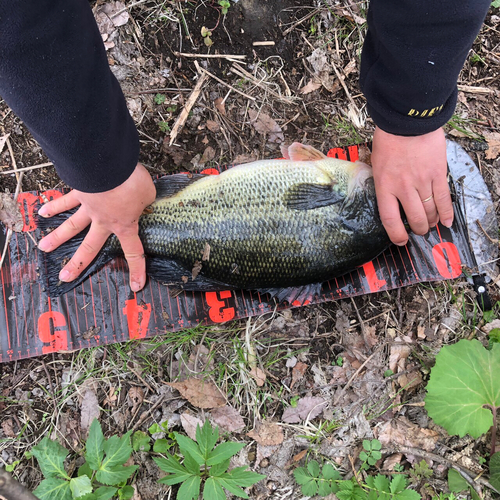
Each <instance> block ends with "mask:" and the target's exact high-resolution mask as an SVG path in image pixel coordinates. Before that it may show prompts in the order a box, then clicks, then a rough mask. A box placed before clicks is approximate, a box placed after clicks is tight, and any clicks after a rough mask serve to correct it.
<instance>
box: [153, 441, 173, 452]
mask: <svg viewBox="0 0 500 500" xmlns="http://www.w3.org/2000/svg"><path fill="white" fill-rule="evenodd" d="M170 448H172V445H171V444H170V442H169V441H168V440H167V439H157V440H156V441H155V443H154V445H153V451H154V452H156V453H162V454H164V455H165V454H166V453H168V450H170Z"/></svg>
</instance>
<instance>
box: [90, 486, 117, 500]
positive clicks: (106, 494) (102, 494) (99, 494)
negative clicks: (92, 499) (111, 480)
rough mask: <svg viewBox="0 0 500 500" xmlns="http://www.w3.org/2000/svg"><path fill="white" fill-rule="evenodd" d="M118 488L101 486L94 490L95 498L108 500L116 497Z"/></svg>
mask: <svg viewBox="0 0 500 500" xmlns="http://www.w3.org/2000/svg"><path fill="white" fill-rule="evenodd" d="M117 491H118V488H113V487H111V486H101V487H100V488H97V490H95V496H96V499H97V500H110V498H113V497H114V496H115V495H116V492H117Z"/></svg>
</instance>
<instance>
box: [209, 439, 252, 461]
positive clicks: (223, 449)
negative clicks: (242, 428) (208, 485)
mask: <svg viewBox="0 0 500 500" xmlns="http://www.w3.org/2000/svg"><path fill="white" fill-rule="evenodd" d="M244 447H245V443H232V442H228V443H221V444H220V445H219V446H217V448H215V450H213V451H211V452H210V453H209V455H208V459H207V465H215V464H220V463H221V462H224V461H225V460H227V459H228V458H231V457H232V456H233V455H236V453H238V452H239V451H240V450H241V449H242V448H244Z"/></svg>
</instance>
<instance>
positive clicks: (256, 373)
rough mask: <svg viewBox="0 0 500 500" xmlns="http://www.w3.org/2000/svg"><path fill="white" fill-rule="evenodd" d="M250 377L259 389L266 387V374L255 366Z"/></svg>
mask: <svg viewBox="0 0 500 500" xmlns="http://www.w3.org/2000/svg"><path fill="white" fill-rule="evenodd" d="M250 375H251V376H252V378H253V379H254V380H255V382H256V384H257V385H258V386H259V387H262V386H263V385H264V383H265V381H266V374H265V373H264V372H263V371H262V370H261V369H260V368H258V367H257V366H253V367H252V368H251V370H250Z"/></svg>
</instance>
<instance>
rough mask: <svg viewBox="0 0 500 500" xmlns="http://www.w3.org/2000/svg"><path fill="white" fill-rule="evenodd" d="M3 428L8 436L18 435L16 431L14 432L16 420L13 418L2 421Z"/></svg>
mask: <svg viewBox="0 0 500 500" xmlns="http://www.w3.org/2000/svg"><path fill="white" fill-rule="evenodd" d="M2 430H3V432H4V434H5V435H6V436H7V437H10V438H13V437H16V433H15V432H14V422H13V421H12V419H11V418H8V419H7V420H4V421H3V422H2Z"/></svg>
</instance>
